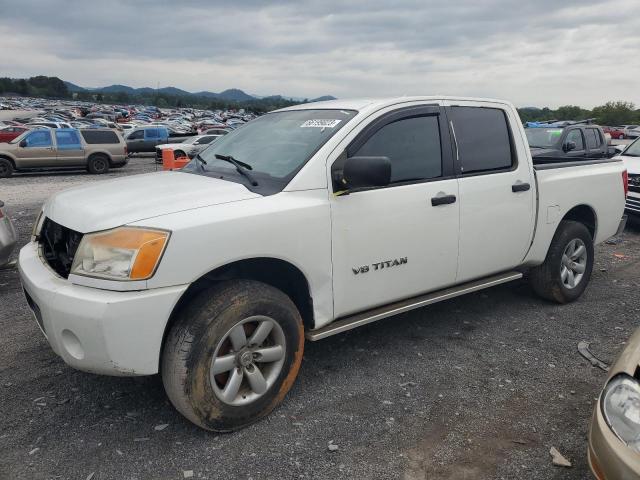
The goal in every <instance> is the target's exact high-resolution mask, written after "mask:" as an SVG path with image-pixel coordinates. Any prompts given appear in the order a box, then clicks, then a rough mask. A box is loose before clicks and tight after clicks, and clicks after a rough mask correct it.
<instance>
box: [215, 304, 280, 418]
mask: <svg viewBox="0 0 640 480" xmlns="http://www.w3.org/2000/svg"><path fill="white" fill-rule="evenodd" d="M285 350H286V339H285V336H284V332H283V330H282V327H281V326H280V325H279V324H278V322H276V321H275V320H273V319H272V318H270V317H267V316H264V315H256V316H251V317H248V318H245V319H243V320H241V321H239V322H238V323H236V324H235V325H234V326H233V327H232V328H231V329H230V330H229V331H228V332H227V333H226V334H225V335H224V336H223V337H222V339H221V340H220V342H218V345H217V346H216V349H215V351H214V354H213V357H212V359H211V366H210V370H209V377H210V381H211V387H212V388H213V392H214V394H215V395H216V397H218V399H219V400H220V401H222V402H224V403H226V404H228V405H233V406H240V405H246V404H248V403H251V402H254V401H256V400H257V399H259V398H260V397H262V396H263V395H264V394H265V393H266V392H267V390H269V388H271V386H272V385H273V384H274V383H275V382H276V380H277V378H278V376H279V375H280V372H281V371H282V366H283V364H284V360H285Z"/></svg>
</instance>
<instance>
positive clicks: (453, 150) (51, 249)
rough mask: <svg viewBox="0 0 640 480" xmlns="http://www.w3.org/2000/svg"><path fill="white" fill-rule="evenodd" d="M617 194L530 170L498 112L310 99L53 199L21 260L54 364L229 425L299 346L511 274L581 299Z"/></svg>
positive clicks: (273, 392) (613, 178)
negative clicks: (132, 383)
mask: <svg viewBox="0 0 640 480" xmlns="http://www.w3.org/2000/svg"><path fill="white" fill-rule="evenodd" d="M625 194H626V171H625V169H624V166H623V164H622V162H621V161H616V160H608V159H603V160H588V161H585V160H581V161H578V162H573V163H545V164H543V165H540V166H537V165H534V164H533V162H532V159H531V154H530V152H529V145H528V143H527V140H526V137H525V132H524V129H523V127H522V124H521V122H520V119H519V118H518V114H517V112H516V109H515V108H514V107H513V105H511V104H510V103H506V102H502V101H496V100H479V99H465V98H443V97H403V98H396V99H383V100H353V101H330V102H322V103H312V104H304V105H298V106H295V107H291V108H286V109H283V110H279V111H275V112H272V113H269V114H266V115H264V116H262V117H260V118H258V119H256V120H254V121H251V122H249V123H247V124H246V125H245V126H244V127H243V128H241V129H238V130H235V131H233V132H231V133H229V134H228V135H225V136H224V137H222V138H220V139H219V140H217V141H216V142H215V143H212V144H211V146H210V147H209V148H207V149H206V150H205V151H203V152H202V153H201V154H200V155H198V156H196V157H195V158H194V159H193V160H192V161H191V162H190V163H189V164H188V165H187V166H186V167H185V168H184V169H183V170H181V171H167V172H158V173H152V174H146V175H138V176H130V177H126V178H121V179H116V180H109V181H104V182H100V183H99V184H91V185H86V186H81V187H76V188H73V189H70V190H66V191H63V192H61V193H58V194H56V195H54V196H53V197H51V198H50V199H49V200H48V201H47V202H46V203H45V205H44V207H43V209H42V213H41V215H40V217H39V219H38V221H37V222H36V225H35V227H34V231H33V237H32V240H31V242H30V243H28V244H27V245H26V246H24V248H22V250H21V252H20V258H19V269H20V275H21V278H22V283H23V286H24V291H25V294H26V297H27V301H28V303H29V305H30V307H31V309H32V310H33V312H34V314H35V318H36V320H37V322H38V325H39V326H40V328H41V329H42V332H43V334H44V335H45V336H46V337H47V339H48V341H49V343H50V345H51V347H52V348H53V350H54V351H55V352H56V353H57V354H58V355H60V356H61V357H62V358H63V359H64V360H65V361H66V362H67V363H68V364H69V365H71V366H73V367H75V368H78V369H80V370H85V371H88V372H94V373H98V374H107V375H152V374H156V373H160V374H161V376H162V380H163V382H164V386H165V389H166V392H167V395H168V397H169V399H170V400H171V402H172V403H173V405H174V406H175V407H176V408H177V409H178V410H179V411H180V412H181V413H182V414H183V415H184V416H185V417H187V418H188V419H189V420H191V421H192V422H194V423H195V424H197V425H199V426H201V427H203V428H205V429H209V430H215V431H230V430H234V429H238V428H241V427H244V426H246V425H248V424H250V423H252V422H254V421H256V420H258V419H259V418H261V417H263V416H265V415H267V414H268V413H269V412H270V411H271V410H273V408H274V407H276V406H277V405H278V404H279V403H280V402H282V400H283V398H284V397H285V395H286V393H287V392H288V391H289V389H290V388H291V386H292V384H293V382H294V380H295V378H296V375H297V374H298V370H299V368H300V364H301V361H302V353H303V349H304V343H305V339H306V340H309V341H315V340H320V339H322V338H325V337H328V336H330V335H334V334H337V333H340V332H344V331H346V330H349V329H352V328H355V327H358V326H361V325H365V324H367V323H370V322H374V321H376V320H380V319H384V318H386V317H390V316H392V315H394V314H397V313H400V312H406V311H409V310H412V309H415V308H419V307H422V306H425V305H428V304H431V303H434V302H438V301H441V300H445V299H449V298H452V297H455V296H458V295H461V294H464V293H469V292H474V291H477V290H480V289H483V288H488V287H491V286H494V285H498V284H501V283H505V282H508V281H511V280H516V279H519V278H521V277H522V276H523V272H525V271H528V272H529V278H530V280H531V285H532V287H533V289H534V290H535V291H536V292H537V293H538V294H539V295H540V296H541V297H542V298H544V299H547V300H550V301H555V302H559V303H566V302H571V301H574V300H576V299H578V298H579V297H580V295H582V293H583V292H584V290H585V288H586V286H587V284H588V282H589V278H590V276H591V271H592V268H593V263H594V244H597V243H600V242H602V241H604V240H605V239H607V238H609V237H611V236H612V235H614V234H616V233H617V232H618V231H619V229H620V228H621V227H622V228H623V227H624V219H623V211H624V206H625ZM122 205H126V208H123V207H122ZM388 321H394V320H393V319H390V320H388ZM400 328H401V326H400Z"/></svg>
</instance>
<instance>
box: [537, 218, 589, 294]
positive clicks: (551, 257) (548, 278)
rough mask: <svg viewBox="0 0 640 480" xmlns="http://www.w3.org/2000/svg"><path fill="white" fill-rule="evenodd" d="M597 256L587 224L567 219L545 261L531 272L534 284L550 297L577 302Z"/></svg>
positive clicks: (561, 225)
mask: <svg viewBox="0 0 640 480" xmlns="http://www.w3.org/2000/svg"><path fill="white" fill-rule="evenodd" d="M593 257H594V253H593V239H592V238H591V233H590V232H589V230H588V229H587V227H585V226H584V225H583V224H582V223H579V222H574V221H570V220H563V221H562V222H560V225H558V230H556V233H555V235H554V236H553V240H551V245H550V246H549V251H548V252H547V257H546V258H545V261H544V263H542V265H539V266H537V267H535V268H532V269H531V271H530V274H529V280H530V282H531V286H532V287H533V289H534V291H535V292H536V293H537V294H538V295H540V296H541V297H542V298H545V299H547V300H552V301H556V302H558V303H568V302H573V301H574V300H576V299H578V298H579V297H580V295H582V293H583V292H584V290H585V288H587V284H588V283H589V279H590V278H591V271H592V269H593Z"/></svg>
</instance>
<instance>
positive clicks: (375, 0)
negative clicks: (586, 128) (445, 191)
mask: <svg viewBox="0 0 640 480" xmlns="http://www.w3.org/2000/svg"><path fill="white" fill-rule="evenodd" d="M635 7H636V0H564V1H562V2H558V1H557V0H537V1H535V2H522V1H519V0H485V1H483V2H477V1H475V0H466V1H454V2H442V1H440V0H439V1H435V0H415V1H414V0H409V1H404V2H389V1H388V0H384V1H383V0H367V1H364V0H356V1H351V2H339V1H337V0H325V1H324V2H312V1H290V2H277V3H273V2H263V1H252V0H249V1H243V2H233V3H232V2H212V1H204V0H202V1H198V0H193V1H182V2H179V3H177V2H170V1H155V0H142V1H136V2H130V1H125V0H110V1H108V0H105V1H101V2H87V1H79V0H67V1H65V2H63V3H61V2H56V1H48V0H41V1H35V0H20V1H13V0H0V11H1V12H2V15H1V16H0V38H2V39H3V41H2V42H0V72H3V74H4V75H10V76H14V77H18V76H25V75H34V74H49V75H58V76H60V77H61V78H64V79H65V80H69V81H71V82H73V83H77V84H79V85H84V86H102V85H107V84H112V83H124V84H128V85H132V86H137V87H140V86H155V85H156V84H157V83H158V82H159V83H160V85H161V86H165V85H173V86H177V87H179V88H183V89H186V90H191V91H199V90H212V91H220V90H224V89H226V88H230V87H237V88H242V89H243V90H246V91H248V92H251V93H257V94H262V95H266V94H284V95H292V96H301V97H314V96H319V95H323V94H333V95H336V96H339V97H352V96H389V95H403V94H454V95H458V94H460V95H467V96H491V97H498V98H506V99H509V100H512V101H514V102H515V103H516V104H518V105H549V106H558V105H561V104H580V105H583V106H586V107H592V106H594V105H597V104H601V103H603V102H605V101H607V100H609V99H624V100H629V101H633V102H634V103H637V104H638V103H640V93H639V91H638V89H637V87H636V85H635V84H636V79H637V78H639V76H640V62H637V61H633V57H634V55H633V52H635V50H636V45H637V44H638V43H639V40H640V17H639V16H637V15H635Z"/></svg>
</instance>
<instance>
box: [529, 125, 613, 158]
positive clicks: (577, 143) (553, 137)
mask: <svg viewBox="0 0 640 480" xmlns="http://www.w3.org/2000/svg"><path fill="white" fill-rule="evenodd" d="M525 132H526V135H527V140H528V141H529V147H530V148H531V155H532V156H533V159H534V161H536V162H543V161H550V162H556V161H558V160H561V159H574V160H580V159H594V158H606V157H608V156H610V155H609V146H608V145H607V141H606V140H605V134H604V132H603V131H602V129H601V128H600V127H598V126H597V125H571V126H568V127H547V126H540V127H531V128H527V129H526V130H525Z"/></svg>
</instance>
